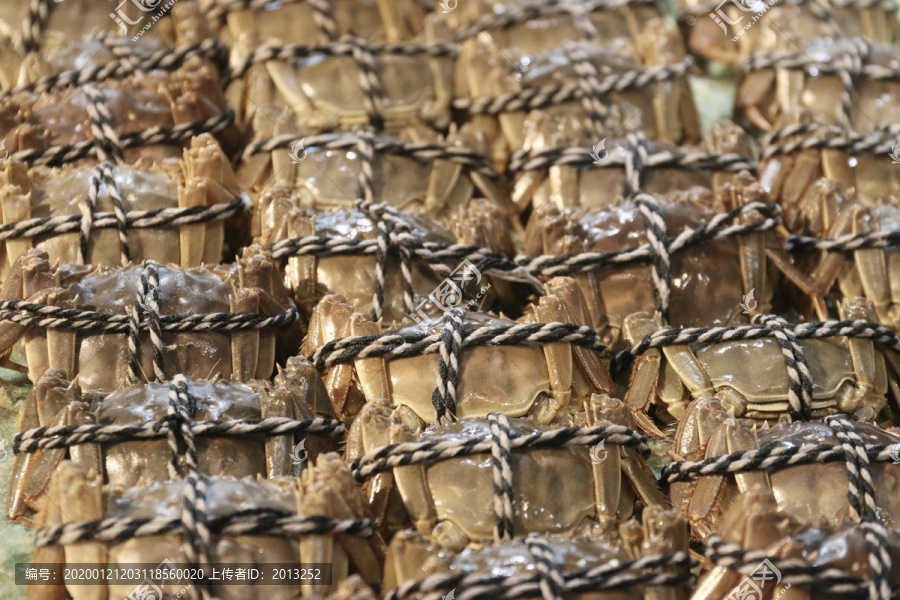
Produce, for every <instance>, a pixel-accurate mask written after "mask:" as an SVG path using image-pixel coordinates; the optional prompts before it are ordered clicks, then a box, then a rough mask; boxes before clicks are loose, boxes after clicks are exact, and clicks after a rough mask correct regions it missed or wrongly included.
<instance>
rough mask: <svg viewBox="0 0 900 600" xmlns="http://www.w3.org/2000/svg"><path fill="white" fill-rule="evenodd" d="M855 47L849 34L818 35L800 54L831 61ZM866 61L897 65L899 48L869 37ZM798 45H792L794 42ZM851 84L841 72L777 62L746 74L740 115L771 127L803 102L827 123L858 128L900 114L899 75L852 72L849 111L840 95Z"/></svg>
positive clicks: (876, 124)
mask: <svg viewBox="0 0 900 600" xmlns="http://www.w3.org/2000/svg"><path fill="white" fill-rule="evenodd" d="M852 48H853V46H852V42H851V41H850V40H842V39H837V40H833V39H819V40H815V41H813V42H811V43H809V44H807V45H805V46H804V47H803V48H802V53H800V54H798V58H800V59H801V60H806V59H808V60H810V61H815V63H816V64H829V63H833V62H835V61H838V60H842V61H844V62H846V61H847V57H846V56H845V55H846V53H847V52H848V51H851V50H852ZM869 49H870V52H869V55H868V56H867V58H866V59H864V60H865V64H866V65H871V66H876V67H878V66H881V67H885V68H888V69H890V68H892V67H893V65H894V64H895V63H896V48H895V47H893V46H888V45H885V44H877V43H874V42H872V43H870V44H869ZM792 50H793V48H792ZM845 91H846V85H845V84H844V83H843V82H842V80H841V77H840V75H839V74H827V75H822V74H819V73H818V72H817V71H816V74H815V75H811V74H809V73H807V72H806V71H805V70H804V68H794V69H788V68H776V69H759V70H753V71H749V72H747V73H745V74H744V76H743V78H742V79H741V81H740V83H739V86H738V91H737V96H736V99H735V116H736V118H738V119H740V120H741V121H742V122H748V123H749V124H750V125H752V126H753V127H756V128H758V129H760V130H762V131H772V130H773V129H774V127H773V124H774V123H775V122H776V121H778V119H779V118H780V117H781V116H782V115H784V114H786V113H788V112H789V111H790V110H791V109H795V108H802V109H806V110H809V111H810V112H811V113H812V114H814V115H816V116H817V117H819V118H821V120H822V121H823V122H824V123H826V124H828V125H839V126H841V127H846V128H849V129H852V130H854V131H862V132H866V131H871V130H873V129H877V128H879V127H882V126H884V125H888V124H890V123H896V122H897V121H898V120H900V108H898V107H900V102H898V98H900V84H898V83H897V82H894V81H888V80H878V79H869V78H865V77H854V78H853V90H852V92H851V96H852V102H851V104H850V111H851V113H850V114H849V115H845V114H844V110H843V108H842V100H841V95H842V92H845Z"/></svg>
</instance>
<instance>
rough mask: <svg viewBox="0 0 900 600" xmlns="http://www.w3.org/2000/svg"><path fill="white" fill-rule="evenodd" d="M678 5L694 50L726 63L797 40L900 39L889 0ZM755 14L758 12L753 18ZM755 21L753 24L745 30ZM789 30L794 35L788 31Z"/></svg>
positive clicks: (685, 1)
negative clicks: (885, 0)
mask: <svg viewBox="0 0 900 600" xmlns="http://www.w3.org/2000/svg"><path fill="white" fill-rule="evenodd" d="M680 5H681V8H682V13H683V14H682V17H681V18H680V22H681V24H682V26H683V27H685V28H686V29H687V30H688V35H687V40H688V45H689V46H690V48H691V50H692V51H693V52H695V53H696V54H698V55H700V56H702V57H704V58H706V59H709V60H713V61H718V62H722V63H726V64H728V65H735V64H737V63H738V62H739V61H740V59H741V58H743V57H745V56H748V55H749V54H751V53H753V52H772V51H778V50H782V51H783V50H795V49H796V46H795V45H794V44H801V45H802V44H804V43H809V42H810V41H812V40H815V39H817V38H832V39H835V38H850V37H854V36H866V37H867V38H870V39H872V40H875V41H878V42H883V43H895V42H896V41H898V40H900V27H898V26H897V19H896V16H895V14H894V13H895V11H894V10H893V8H892V7H890V5H889V4H888V3H881V4H878V3H871V4H865V5H862V4H855V5H852V6H850V5H843V4H839V3H834V2H833V3H827V4H815V3H813V2H803V3H797V4H786V3H778V2H763V1H757V2H748V1H746V0H738V1H733V2H726V3H719V5H718V6H715V4H714V3H713V4H710V3H709V2H706V1H701V0H681V2H680ZM760 13H761V14H760ZM757 14H759V15H760V16H759V17H757V18H756V20H755V21H753V19H754V17H755V16H756V15H757ZM823 15H827V18H822V17H823ZM751 23H752V25H753V26H752V27H750V28H747V25H749V24H751ZM788 31H789V32H790V36H787V35H785V32H788Z"/></svg>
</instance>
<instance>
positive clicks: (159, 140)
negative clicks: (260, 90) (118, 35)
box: [0, 43, 239, 165]
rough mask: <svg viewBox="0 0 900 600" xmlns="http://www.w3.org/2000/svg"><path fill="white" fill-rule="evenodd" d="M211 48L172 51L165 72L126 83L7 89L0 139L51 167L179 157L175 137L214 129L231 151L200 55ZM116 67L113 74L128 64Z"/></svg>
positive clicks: (214, 81) (218, 93)
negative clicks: (172, 62)
mask: <svg viewBox="0 0 900 600" xmlns="http://www.w3.org/2000/svg"><path fill="white" fill-rule="evenodd" d="M217 51H218V49H217V47H216V46H215V45H214V44H212V43H208V44H206V45H205V46H191V47H189V48H186V47H179V48H178V49H177V51H174V50H173V51H172V52H174V53H176V54H177V56H178V58H179V60H176V61H175V65H177V68H170V70H168V71H167V70H162V69H160V68H153V66H152V65H153V63H152V64H151V66H148V69H147V70H146V71H140V72H138V73H135V74H131V75H129V77H127V78H125V79H105V80H102V81H92V82H89V83H86V84H84V85H75V86H68V87H61V86H59V85H58V84H57V85H55V86H54V85H49V86H47V87H49V90H48V91H45V92H43V93H40V94H38V93H37V92H33V91H30V89H31V87H30V86H27V85H26V86H24V87H22V88H19V89H18V90H13V91H12V92H11V93H8V94H6V95H4V96H2V97H0V137H3V138H4V139H6V142H7V143H6V149H7V150H8V151H9V152H10V154H12V155H13V156H14V157H16V158H19V159H21V160H25V161H28V162H31V163H33V162H38V163H48V164H53V165H57V164H62V163H65V162H73V161H77V160H85V161H88V162H90V163H91V164H96V162H94V159H93V158H92V157H98V158H100V159H101V160H104V159H105V158H107V157H108V158H110V159H115V160H118V161H125V162H128V163H134V162H135V161H137V160H138V159H139V158H143V159H144V160H146V161H148V162H155V161H160V160H163V159H165V158H180V157H181V154H182V151H183V146H184V145H185V142H183V141H182V140H187V138H189V137H191V135H192V134H196V133H198V132H202V131H215V132H216V133H217V137H218V139H219V140H220V141H221V142H222V145H223V147H224V148H225V150H226V152H233V151H234V150H235V148H236V147H237V144H238V142H239V140H238V138H237V130H236V129H235V128H234V126H232V125H230V124H229V123H230V121H229V118H228V116H227V114H226V113H227V112H228V107H227V103H226V101H225V98H224V96H223V94H222V90H221V86H220V83H219V73H218V67H217V66H216V64H215V63H214V62H212V61H211V60H210V59H209V58H204V57H208V56H215V54H216V52H217ZM157 59H158V57H157ZM120 62H121V63H122V64H120V65H119V67H120V69H124V66H125V65H128V64H130V63H128V61H127V60H125V59H121V60H120ZM154 63H158V60H156V61H154ZM38 89H45V88H44V87H39V88H38ZM92 113H93V115H94V116H93V117H92ZM101 122H102V125H101ZM175 128H177V129H175ZM160 130H162V131H160ZM161 134H167V135H161Z"/></svg>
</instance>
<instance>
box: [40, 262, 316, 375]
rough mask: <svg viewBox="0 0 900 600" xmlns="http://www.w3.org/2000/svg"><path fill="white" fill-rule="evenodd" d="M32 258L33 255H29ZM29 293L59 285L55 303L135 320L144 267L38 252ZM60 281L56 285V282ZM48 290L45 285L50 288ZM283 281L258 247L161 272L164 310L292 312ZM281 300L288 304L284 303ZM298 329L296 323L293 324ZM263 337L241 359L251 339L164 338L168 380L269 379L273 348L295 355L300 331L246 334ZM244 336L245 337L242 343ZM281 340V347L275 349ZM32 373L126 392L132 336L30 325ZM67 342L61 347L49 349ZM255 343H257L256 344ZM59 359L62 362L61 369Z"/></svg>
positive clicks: (145, 359) (148, 356)
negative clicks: (225, 260)
mask: <svg viewBox="0 0 900 600" xmlns="http://www.w3.org/2000/svg"><path fill="white" fill-rule="evenodd" d="M29 252H36V251H34V250H31V251H29ZM26 271H27V274H26V277H25V279H26V282H25V289H27V290H29V292H30V293H35V292H37V291H39V290H46V289H48V288H56V287H57V286H59V287H61V290H59V292H58V293H57V298H58V302H59V303H60V304H62V305H65V306H70V307H72V308H81V309H85V310H93V311H100V312H105V313H108V314H130V312H131V310H132V307H133V306H134V305H135V303H136V299H137V296H138V292H139V291H140V289H141V280H140V279H141V272H142V267H141V266H140V265H137V266H129V267H119V268H112V267H104V266H94V267H90V268H88V267H78V266H75V265H65V264H64V265H59V266H57V267H55V268H53V267H51V266H50V265H49V263H48V262H47V259H46V255H45V254H44V255H43V257H42V256H41V255H40V253H38V254H35V255H34V257H33V259H32V260H31V261H26ZM56 282H58V283H56ZM45 286H47V287H45ZM276 298H285V293H284V289H283V287H282V286H281V282H280V281H278V279H277V278H276V277H275V274H274V268H273V265H272V263H271V262H270V261H269V258H268V254H267V253H265V252H261V251H259V248H258V247H256V248H255V249H254V248H251V249H248V250H246V251H245V253H244V257H243V258H242V259H239V260H238V262H236V263H233V264H229V265H216V266H209V267H194V268H181V267H177V266H174V265H160V267H159V309H160V313H161V314H179V315H184V314H195V315H196V314H208V313H229V312H248V311H249V312H262V313H266V314H273V313H276V312H282V311H283V310H286V309H287V307H288V306H290V304H291V303H290V302H289V301H288V300H286V299H285V300H283V301H279V300H277V299H276ZM282 302H283V303H282ZM295 327H296V325H295ZM249 335H250V336H251V338H254V336H256V335H258V336H259V342H258V343H259V345H258V346H256V345H255V343H252V344H251V346H250V347H251V348H256V349H257V350H256V353H257V354H256V356H244V354H245V352H244V351H245V350H246V349H245V348H242V343H241V341H239V340H242V341H243V340H247V341H250V339H251V338H247V333H245V332H228V331H222V330H220V331H213V332H181V333H175V332H172V333H167V332H163V334H162V340H163V344H164V351H163V362H164V364H165V373H166V377H167V378H170V377H172V376H174V375H175V374H177V373H182V374H184V375H185V376H187V377H189V378H197V379H205V378H209V377H214V376H216V375H219V376H222V377H225V378H229V377H234V378H236V379H240V380H247V379H267V378H268V377H269V376H270V375H271V374H272V372H273V369H274V367H275V354H276V347H277V346H283V345H285V344H287V345H288V346H289V347H283V348H282V351H284V352H286V353H291V354H292V353H293V351H294V350H295V349H296V344H298V343H299V341H300V339H299V337H300V332H299V331H298V330H295V329H292V328H289V329H288V330H286V331H285V332H281V333H279V334H276V333H274V332H273V331H271V330H269V331H266V330H262V331H260V332H259V333H258V334H256V333H255V332H252V331H251V332H249ZM242 336H243V337H242ZM276 337H277V338H279V339H280V340H281V341H280V342H278V344H276ZM24 338H25V353H26V359H27V364H28V373H29V376H30V377H31V378H32V381H37V377H40V376H41V375H42V374H43V373H44V372H45V371H46V370H47V369H48V368H50V367H53V368H61V369H63V370H64V371H65V372H66V373H69V374H70V377H73V379H74V378H76V377H77V381H78V383H79V384H80V385H81V387H82V388H83V389H84V390H86V391H94V390H114V389H117V388H119V387H120V386H122V385H123V384H124V383H125V382H126V379H127V372H128V334H127V333H119V334H103V333H93V332H76V331H72V330H48V329H45V328H38V327H33V328H31V329H29V330H28V331H27V332H26V333H25V336H24ZM58 339H63V340H64V341H63V342H62V344H63V346H62V347H54V348H53V349H52V350H51V349H50V348H49V347H48V345H49V344H50V343H54V344H57V343H59V342H55V341H54V340H58ZM254 339H255V338H254ZM150 348H151V346H150V338H149V333H147V332H144V333H142V335H141V343H140V348H139V352H138V353H139V362H140V369H141V372H142V373H143V374H145V375H146V376H148V377H149V376H151V374H152V373H153V366H152V352H151V350H150ZM56 361H60V362H59V364H56Z"/></svg>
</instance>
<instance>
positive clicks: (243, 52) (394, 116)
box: [226, 7, 453, 135]
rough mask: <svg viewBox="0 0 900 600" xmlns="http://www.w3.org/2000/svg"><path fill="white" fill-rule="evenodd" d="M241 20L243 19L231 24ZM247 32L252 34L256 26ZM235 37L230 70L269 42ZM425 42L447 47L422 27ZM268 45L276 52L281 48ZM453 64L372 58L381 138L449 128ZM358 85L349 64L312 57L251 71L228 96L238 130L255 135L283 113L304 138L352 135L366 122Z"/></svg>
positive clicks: (429, 27) (391, 55)
mask: <svg viewBox="0 0 900 600" xmlns="http://www.w3.org/2000/svg"><path fill="white" fill-rule="evenodd" d="M393 8H399V7H393ZM240 20H241V18H240V16H238V17H236V19H235V21H240ZM245 25H247V24H244V25H242V26H240V27H238V30H239V29H241V28H243V27H244V26H245ZM309 25H310V26H312V22H309ZM249 27H250V28H251V29H252V27H253V25H252V24H251V25H249ZM233 35H234V37H235V42H234V45H233V46H232V53H231V62H232V64H235V63H238V62H239V61H240V59H242V58H243V57H245V56H248V55H250V54H252V52H253V51H254V50H255V49H256V48H257V47H258V46H259V43H260V41H261V40H262V41H266V42H268V41H269V39H268V38H267V36H265V35H260V34H259V33H257V32H255V31H251V32H247V31H245V32H243V33H237V34H236V35H235V34H233ZM320 35H321V34H320V33H316V34H315V35H314V36H312V37H311V38H297V37H295V36H296V34H295V33H294V32H293V31H292V32H291V34H290V36H289V37H288V38H287V41H289V42H293V41H294V40H297V39H308V40H309V43H310V44H312V42H313V41H314V40H316V38H319V37H320ZM424 35H425V38H426V40H427V41H429V42H432V41H433V42H437V41H442V40H443V41H449V40H445V38H446V32H444V31H441V30H438V29H436V27H435V24H434V23H432V22H431V21H428V22H427V23H426V27H425V33H424ZM369 41H371V40H369ZM272 43H276V44H277V43H278V40H277V39H276V40H273V42H272ZM313 45H314V44H313ZM451 60H452V59H451V58H449V57H439V56H427V55H425V54H413V53H401V52H387V53H376V54H375V55H374V60H373V65H372V67H373V69H374V71H375V73H376V74H377V78H378V79H379V82H380V85H379V86H378V89H379V90H381V91H382V92H383V100H384V101H383V102H381V103H380V104H381V108H380V115H381V117H382V119H383V121H384V127H383V129H384V132H386V133H389V134H392V135H396V134H397V133H398V132H400V131H401V130H402V129H403V128H404V127H406V126H407V125H415V124H420V125H427V126H429V127H432V128H434V129H438V130H441V129H446V128H447V126H448V125H449V124H450V100H451V94H452V83H453V82H452V62H451ZM361 77H363V74H362V71H361V70H360V67H359V65H358V63H357V62H356V60H355V59H354V57H353V56H350V55H348V56H331V55H323V54H321V53H316V52H315V51H312V52H311V53H310V56H308V57H307V58H300V59H297V60H294V61H292V62H288V61H284V60H269V61H266V62H257V63H254V64H251V65H250V66H249V67H248V68H247V70H246V71H245V72H244V73H243V74H242V76H241V77H240V78H239V80H238V82H236V83H233V84H232V85H231V86H229V87H228V89H227V90H226V95H227V97H228V100H229V101H230V102H231V104H232V105H233V106H234V107H235V109H236V110H237V113H238V120H239V122H240V123H242V124H244V125H252V127H251V129H252V130H253V131H256V125H257V124H258V123H259V122H260V121H262V120H269V117H267V116H266V115H273V114H279V113H282V112H285V113H286V114H288V115H290V117H291V119H290V120H291V122H292V123H293V125H294V127H296V128H297V129H298V131H299V132H300V133H303V134H312V133H322V132H325V131H349V130H351V129H352V128H353V127H355V126H359V125H367V124H369V121H370V119H369V114H368V113H367V112H366V102H365V98H366V95H365V93H364V92H363V91H361V88H362V86H361V84H360V82H361ZM366 77H369V75H366ZM285 109H287V110H285ZM279 133H282V131H279Z"/></svg>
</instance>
